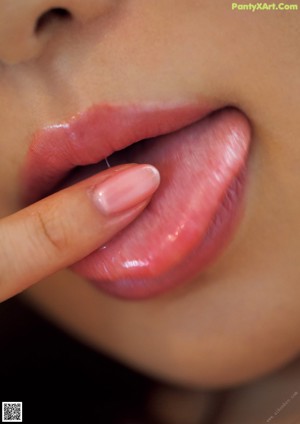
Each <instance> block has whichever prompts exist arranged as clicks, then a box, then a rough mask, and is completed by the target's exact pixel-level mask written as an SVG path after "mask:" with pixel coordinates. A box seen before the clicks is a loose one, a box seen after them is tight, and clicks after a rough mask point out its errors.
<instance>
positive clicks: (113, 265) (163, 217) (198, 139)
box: [25, 108, 251, 299]
mask: <svg viewBox="0 0 300 424" xmlns="http://www.w3.org/2000/svg"><path fill="white" fill-rule="evenodd" d="M204 109H205V108H202V112H201V113H200V118H199V119H198V120H197V121H196V118H195V117H196V115H197V113H195V110H193V109H190V111H189V112H188V113H186V115H184V113H180V112H179V113H177V116H176V117H175V121H174V120H172V119H170V116H171V115H172V113H171V115H165V117H169V123H168V124H166V122H165V123H164V124H162V122H159V123H158V124H156V128H153V127H152V129H151V125H150V126H148V127H147V126H146V127H147V128H146V129H147V131H145V126H143V125H141V127H140V129H139V131H136V128H137V127H138V126H134V125H133V124H132V121H130V120H129V121H128V122H125V121H124V120H122V119H121V120H120V119H119V121H118V120H116V119H115V118H114V119H115V121H114V123H115V124H116V123H118V122H119V124H120V125H119V129H120V126H121V128H123V129H124V128H125V132H126V137H125V138H126V142H124V141H123V142H121V143H119V144H118V143H117V142H116V140H115V141H114V142H113V143H111V142H110V143H108V146H109V148H104V149H102V152H101V154H99V152H98V153H97V154H96V155H95V151H92V149H90V148H89V143H91V142H90V140H89V143H87V144H86V147H87V150H84V148H83V152H84V155H85V157H84V158H83V159H84V160H83V161H81V162H84V163H83V164H88V163H93V162H92V161H91V159H92V157H93V160H94V162H96V160H95V156H97V155H98V156H97V157H98V159H97V160H102V159H104V158H105V157H106V156H108V155H109V154H110V153H113V152H114V151H115V150H117V149H116V144H118V147H120V146H124V147H126V146H129V145H130V144H132V143H131V142H130V141H129V142H128V139H130V140H132V139H134V141H133V142H136V141H138V140H137V133H139V134H138V135H139V137H140V136H141V135H142V134H145V135H143V136H142V138H145V139H146V140H143V141H142V142H139V143H136V144H134V145H132V146H131V147H130V148H128V149H126V150H125V151H123V152H120V153H116V154H114V155H113V156H111V157H110V158H109V161H110V164H111V165H115V164H119V163H122V162H135V163H150V164H152V165H154V166H156V167H157V168H158V170H159V171H160V174H161V185H160V187H159V189H158V191H157V192H156V193H155V195H154V197H153V199H152V200H151V202H150V204H149V206H148V207H147V208H146V210H145V211H144V212H143V214H142V215H141V216H140V217H139V218H138V219H137V220H136V221H134V222H133V223H132V224H130V226H128V227H127V228H126V229H124V230H123V231H122V232H121V233H119V234H118V235H117V236H116V237H114V238H113V239H112V240H111V241H110V242H108V243H107V244H106V245H105V246H102V247H99V249H98V250H96V251H95V252H93V253H92V254H90V255H89V256H87V257H86V258H84V259H83V260H81V261H80V262H78V263H76V264H75V265H73V266H72V269H73V270H74V271H75V272H76V273H78V274H80V275H81V276H83V277H84V278H86V279H87V280H89V281H91V282H92V283H93V284H94V285H95V286H96V287H98V288H99V289H101V290H103V291H105V292H107V293H110V294H112V295H115V296H118V297H122V298H128V299H143V298H149V297H151V296H154V295H157V294H160V293H162V292H165V291H166V290H168V289H170V288H172V287H175V286H177V285H179V284H182V283H183V282H185V281H189V280H191V279H193V277H195V276H196V275H197V274H199V273H201V271H202V270H203V269H204V268H205V267H206V266H207V265H208V264H209V263H211V262H212V261H213V260H214V259H216V258H217V257H218V256H219V254H220V252H221V251H222V249H223V248H224V247H225V246H226V245H227V244H228V242H229V240H230V238H231V236H232V235H233V232H234V229H235V228H236V226H237V224H238V222H239V219H240V217H241V214H242V213H241V211H242V206H243V193H244V187H245V181H246V162H247V156H248V151H249V146H250V138H251V137H250V125H249V122H248V120H247V118H246V117H245V116H244V114H243V113H241V112H239V111H237V110H235V109H233V108H226V109H222V110H219V111H216V112H213V113H210V114H208V113H205V112H203V111H204ZM207 110H208V109H207ZM178 111H179V109H175V112H178ZM173 112H174V111H173ZM181 112H183V110H181ZM88 113H91V112H88ZM100 115H101V114H100ZM159 115H160V116H161V119H162V120H163V117H164V116H163V115H162V114H159ZM175 115H176V113H175V114H173V116H175ZM91 116H92V115H90V116H87V117H85V120H81V121H80V122H79V121H77V122H76V125H77V127H78V128H79V129H80V131H81V133H82V134H84V129H85V128H87V125H86V124H87V123H90V124H91V122H93V120H92V119H91ZM198 117H199V110H198ZM94 118H95V117H93V119H94ZM137 121H138V120H137ZM110 124H111V121H110ZM135 125H136V123H135ZM158 127H159V128H158ZM78 128H77V129H76V132H75V135H74V133H73V140H75V142H76V141H77V137H78V134H79V132H80V131H78ZM170 128H171V130H170V131H169V132H167V130H168V129H170ZM174 128H175V129H174ZM141 129H142V130H141ZM162 129H163V131H162ZM67 130H68V131H69V135H67V136H66V135H65V140H67V141H68V143H69V144H68V146H67V147H68V148H67V149H66V152H67V153H68V152H70V151H73V153H74V152H75V154H74V156H75V159H76V160H75V161H74V157H73V160H70V155H67V157H68V161H69V162H68V164H67V166H66V160H65V157H63V158H62V157H61V155H58V161H56V162H55V161H54V165H55V166H54V170H53V169H52V167H51V166H49V163H48V162H47V158H45V155H42V161H39V164H38V166H37V168H38V167H39V166H41V162H42V163H43V164H44V165H45V163H46V165H47V166H46V167H45V166H44V169H46V170H48V173H47V172H46V175H44V177H43V178H42V181H43V184H41V181H39V182H37V181H36V178H33V177H34V172H36V170H35V171H34V172H31V175H30V176H28V174H27V175H26V174H25V175H26V177H27V186H26V189H27V191H28V189H29V188H30V187H31V188H35V195H36V193H40V192H41V191H42V190H44V191H45V188H43V187H45V186H46V185H47V182H49V181H51V184H53V181H56V182H57V175H60V176H61V175H62V174H63V172H62V170H64V172H65V174H66V170H67V171H68V170H70V169H71V168H72V167H71V166H70V164H72V165H73V166H77V165H80V164H81V163H78V162H80V161H78V157H77V156H76V154H77V153H78V151H81V149H82V144H80V148H78V146H77V147H76V145H75V149H74V146H73V145H71V148H70V143H71V141H72V137H71V138H70V130H69V128H67ZM58 131H59V132H60V134H62V131H64V128H63V129H62V130H61V128H60V129H58ZM87 131H88V129H87ZM53 132H54V133H53ZM151 132H152V134H153V136H151V135H150V136H149V137H148V135H149V134H151ZM157 133H158V134H164V135H158V136H156V135H155V134H157ZM44 134H45V133H44ZM66 134H67V132H66ZM119 134H120V133H119ZM128 134H134V135H133V136H132V137H131V138H130V137H128ZM57 135H58V134H57V133H56V128H55V129H53V128H52V129H51V131H50V132H48V133H46V138H45V137H44V138H42V139H40V140H42V143H40V144H39V145H37V144H35V145H34V148H33V150H32V151H31V153H32V152H33V156H32V155H31V156H29V160H28V161H27V166H28V164H29V163H30V162H31V163H32V162H34V161H33V159H32V158H34V159H35V163H37V162H36V159H37V156H39V155H41V152H42V153H44V151H43V148H41V146H42V147H43V143H44V146H45V145H46V146H48V145H49V138H50V139H51V138H52V137H55V138H56V136H57ZM71 135H72V133H71ZM102 136H103V137H104V136H105V134H102ZM79 139H80V138H79ZM140 139H141V138H140ZM45 140H46V144H45ZM117 141H118V140H117ZM106 143H107V139H106V140H105V139H104V140H103V143H102V146H105V145H106ZM98 144H99V143H98ZM112 145H113V148H112V147H111V146H112ZM93 148H94V145H93ZM121 148H122V147H121ZM76 149H77V150H76ZM95 149H96V147H95ZM98 150H99V149H98ZM54 152H55V148H54ZM67 153H66V154H67ZM101 156H102V157H101ZM54 157H55V154H54ZM39 159H40V158H39ZM52 159H53V158H52ZM62 159H63V160H62ZM74 164H75V165H74ZM96 169H97V166H96ZM101 169H103V168H101V164H100V165H99V168H98V170H101ZM58 171H59V172H58ZM54 176H55V178H54ZM28 182H29V184H28Z"/></svg>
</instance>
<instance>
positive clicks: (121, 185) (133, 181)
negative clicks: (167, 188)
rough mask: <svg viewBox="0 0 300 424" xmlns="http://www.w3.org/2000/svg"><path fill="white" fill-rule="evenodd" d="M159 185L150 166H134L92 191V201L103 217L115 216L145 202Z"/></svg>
mask: <svg viewBox="0 0 300 424" xmlns="http://www.w3.org/2000/svg"><path fill="white" fill-rule="evenodd" d="M159 183H160V175H159V172H158V170H157V169H156V168H154V166H151V165H136V166H133V167H130V168H127V169H125V170H124V171H122V172H118V173H117V174H115V175H113V176H112V177H110V178H108V179H107V180H106V181H104V182H103V183H101V184H99V185H97V186H96V187H94V189H93V194H92V197H93V200H94V202H95V204H96V206H97V207H98V209H100V211H101V212H102V213H103V214H104V215H115V214H119V213H121V212H124V211H126V210H128V209H131V208H133V207H134V206H137V205H138V204H140V203H141V202H143V201H145V200H147V199H148V198H149V197H150V196H151V195H152V194H153V193H154V192H155V191H156V189H157V187H158V186H159Z"/></svg>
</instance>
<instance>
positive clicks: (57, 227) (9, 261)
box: [0, 165, 159, 300]
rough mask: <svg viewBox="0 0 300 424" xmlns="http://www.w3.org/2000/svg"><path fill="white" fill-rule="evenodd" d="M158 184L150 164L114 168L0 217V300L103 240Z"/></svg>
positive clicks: (137, 211)
mask: <svg viewBox="0 0 300 424" xmlns="http://www.w3.org/2000/svg"><path fill="white" fill-rule="evenodd" d="M158 185H159V173H158V171H157V170H156V169H155V168H154V167H152V166H150V165H131V166H129V167H128V166H127V167H124V168H121V169H118V170H117V171H116V170H114V169H113V168H112V169H110V170H107V171H106V172H103V173H101V174H99V175H96V176H94V177H91V178H89V179H88V180H85V181H83V182H81V183H79V184H77V185H75V186H72V187H69V188H67V189H64V190H62V191H60V192H58V193H56V194H54V195H51V196H49V197H47V198H45V199H43V200H41V201H39V202H37V203H35V204H33V205H30V206H28V207H27V208H25V209H22V210H20V211H19V212H17V213H15V214H14V215H11V216H9V217H7V218H4V219H2V220H1V221H0V240H1V244H0V300H5V299H7V298H8V297H11V296H13V295H14V294H17V293H19V292H20V291H22V290H24V289H26V288H27V287H29V286H30V285H32V284H34V283H36V282H38V281H39V280H41V279H42V278H45V277H47V276H48V275H50V274H52V273H54V272H56V271H58V270H60V269H62V268H65V267H67V266H69V265H71V264H73V263H75V262H77V261H78V260H80V259H82V258H83V257H85V256H87V255H88V254H89V253H91V252H92V251H94V250H96V249H97V248H99V247H100V246H101V245H102V244H103V243H105V242H107V241H108V240H109V239H110V238H111V237H112V236H113V235H115V234H116V233H117V232H118V231H120V230H121V229H123V228H124V227H125V226H126V225H128V224H129V223H130V222H131V221H132V220H134V219H135V218H136V217H137V216H138V215H139V214H140V213H141V212H142V210H143V209H144V208H145V206H146V205H147V203H148V202H149V200H150V198H151V195H152V194H153V193H154V192H155V190H156V189H157V187H158Z"/></svg>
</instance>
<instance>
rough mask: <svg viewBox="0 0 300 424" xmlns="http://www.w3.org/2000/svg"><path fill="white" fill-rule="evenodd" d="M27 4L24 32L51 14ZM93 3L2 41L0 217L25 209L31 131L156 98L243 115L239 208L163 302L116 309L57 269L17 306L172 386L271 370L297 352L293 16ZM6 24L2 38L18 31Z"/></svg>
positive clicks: (299, 187) (198, 5)
mask: <svg viewBox="0 0 300 424" xmlns="http://www.w3.org/2000/svg"><path fill="white" fill-rule="evenodd" d="M7 3H9V0H5V1H4V2H3V4H4V7H5V5H6V4H7ZM33 3H35V2H34V1H33V0H28V1H27V2H26V4H25V2H24V5H22V6H20V7H19V9H16V10H14V11H13V19H15V20H16V22H17V21H18V22H21V23H20V24H19V25H21V26H22V25H25V27H26V28H28V27H30V30H31V29H32V28H33V27H34V25H35V22H36V20H37V18H38V17H39V16H40V14H41V13H42V12H44V11H46V10H48V8H49V4H50V3H51V2H50V1H49V2H46V1H40V2H39V3H40V6H41V7H40V9H39V10H38V12H36V9H35V8H34V7H33ZM90 3H91V4H90V7H89V16H86V15H85V13H87V12H86V11H85V8H86V5H85V2H84V3H79V2H77V1H72V0H65V1H64V2H63V4H62V7H65V8H66V9H68V10H69V11H70V12H71V13H72V14H73V18H72V19H71V20H69V21H67V20H60V21H57V22H52V24H49V25H45V26H44V27H43V29H42V30H41V32H40V33H39V34H38V35H35V36H33V38H28V39H26V40H27V43H25V42H24V45H23V47H22V48H20V46H18V44H17V43H16V44H13V45H11V44H10V43H8V42H7V43H5V42H4V41H3V43H2V45H0V59H2V64H1V65H0V92H1V99H2V101H1V104H0V125H1V134H2V137H1V139H0V147H1V156H0V173H1V175H0V192H1V205H0V213H1V216H2V217H5V216H8V215H11V214H13V213H14V212H16V211H18V210H19V209H20V208H21V205H20V181H19V177H18V176H19V172H20V167H21V164H22V162H23V160H24V157H25V154H26V150H27V149H28V146H29V144H30V141H31V135H32V133H33V132H34V131H36V130H37V129H39V128H41V127H44V126H46V125H49V124H50V123H56V122H61V121H63V120H64V119H68V118H69V117H71V116H73V115H74V114H76V113H78V112H80V111H83V110H85V109H86V108H88V107H89V106H90V105H92V104H93V103H101V102H111V103H113V102H121V103H130V102H132V101H134V102H147V101H152V100H155V101H160V102H165V101H172V100H175V101H176V100H183V101H195V100H197V99H208V100H209V101H213V102H214V105H215V106H216V109H217V108H220V107H223V106H225V105H234V106H236V107H238V108H240V109H241V110H242V111H243V112H244V113H245V114H246V115H247V117H248V118H249V120H250V122H251V126H252V130H253V137H252V145H251V152H250V159H249V179H248V183H247V192H246V210H245V214H244V216H243V218H242V221H241V224H240V225H239V227H238V229H237V231H236V233H235V235H234V238H233V240H232V241H231V243H230V244H229V246H228V247H227V248H226V250H225V251H224V252H223V253H222V255H221V256H220V257H219V258H218V259H217V261H215V262H214V263H213V264H212V265H210V266H209V267H208V268H207V269H206V270H205V271H204V272H203V273H202V274H201V275H199V276H197V278H195V279H194V280H193V281H190V282H188V283H187V284H185V285H183V286H182V287H180V288H178V289H176V290H173V291H172V292H169V293H166V294H164V295H162V296H159V297H156V298H153V299H150V300H147V301H139V302H131V301H123V300H118V299H114V298H111V297H109V296H107V295H105V294H103V293H101V292H99V291H96V290H95V289H94V288H93V287H91V286H90V285H89V284H87V283H86V282H85V281H84V280H83V279H81V278H80V277H78V276H76V275H74V274H73V273H72V272H71V271H69V270H66V269H64V270H62V271H60V272H57V273H56V274H55V275H52V276H51V277H48V278H46V279H44V280H43V281H41V282H39V283H38V284H36V285H35V286H34V287H32V288H31V289H30V290H27V291H26V293H24V297H25V298H26V299H27V300H28V301H30V302H31V303H32V304H34V305H35V306H36V307H37V308H38V309H39V310H40V311H41V312H42V313H44V314H46V315H47V316H49V317H51V319H53V320H54V322H57V323H58V324H59V325H60V326H61V327H63V328H65V329H67V331H69V332H70V333H72V334H74V335H76V337H78V338H79V339H80V340H82V341H85V342H87V343H88V344H90V345H91V346H93V347H94V348H97V349H99V350H102V351H105V352H107V353H109V354H111V355H112V356H115V357H117V358H119V359H121V360H122V361H123V362H124V363H127V364H129V365H130V366H133V367H135V368H136V369H139V370H142V371H143V372H146V373H149V374H151V375H153V376H156V377H159V378H161V379H164V380H166V381H169V382H171V383H179V384H181V385H185V386H188V387H198V388H199V387H200V388H201V387H205V388H227V387H234V386H236V385H239V384H242V383H248V382H249V383H250V382H251V381H253V380H255V379H257V378H259V377H262V376H267V375H269V374H270V373H272V372H273V373H274V372H276V371H277V370H278V369H280V368H282V367H283V366H284V365H285V364H287V363H289V362H291V361H293V360H295V358H297V356H298V354H299V348H300V341H299V337H298V335H299V325H300V309H299V301H298V299H299V295H300V286H299V279H300V269H299V251H300V237H298V235H299V233H300V222H299V216H300V202H299V198H300V167H299V162H300V143H299V141H298V140H299V132H300V121H299V108H300V97H299V89H300V78H299V75H300V54H299V53H300V41H299V40H300V38H299V11H298V12H297V11H290V12H274V11H269V12H256V13H252V12H234V11H232V10H231V3H230V2H229V1H224V2H219V1H217V0H211V1H210V2H205V1H202V0H200V1H193V0H172V2H171V0H160V1H159V2H157V1H155V0H142V1H141V0H128V1H126V2H125V1H124V2H123V1H122V2H114V1H113V2H105V1H104V2H103V3H101V2H99V1H98V2H97V1H94V2H93V1H90ZM100 3H101V4H100ZM99 4H100V5H99ZM170 5H172V7H170ZM55 6H57V4H55ZM100 6H101V7H100ZM0 7H3V6H2V3H1V6H0ZM50 7H51V4H50ZM25 10H26V11H28V16H29V17H28V18H26V19H25V18H24V19H23V20H22V18H21V17H20V16H22V15H21V14H23V13H24V11H25ZM5 13H7V14H8V13H9V12H8V11H6V12H5ZM0 16H1V17H0V28H4V29H3V30H0V32H1V34H0V35H1V37H0V39H2V40H8V39H9V37H10V35H11V34H10V31H16V29H15V28H16V27H14V26H13V25H11V26H9V27H7V28H6V27H5V25H4V23H3V25H2V23H1V20H3V22H5V21H6V20H7V17H6V18H5V16H4V15H3V14H0ZM24 16H25V13H24ZM25 21H26V22H25ZM1 25H2V26H1ZM29 33H30V31H29ZM28 37H29V36H28ZM25 38H26V37H25ZM9 50H10V52H9ZM11 51H12V52H13V53H11ZM9 62H10V63H9ZM12 62H14V64H11V63H12ZM7 105H10V106H9V107H7ZM28 105H30V107H28ZM16 117H17V122H18V124H17V125H16ZM8 181H9V184H8V183H7V182H8ZM32 283H33V282H32ZM283 400H284V399H283Z"/></svg>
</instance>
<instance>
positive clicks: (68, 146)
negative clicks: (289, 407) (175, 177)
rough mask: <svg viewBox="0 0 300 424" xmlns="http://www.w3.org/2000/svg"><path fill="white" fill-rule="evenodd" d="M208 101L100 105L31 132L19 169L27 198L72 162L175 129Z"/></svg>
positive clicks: (47, 187)
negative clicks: (20, 169)
mask: <svg viewBox="0 0 300 424" xmlns="http://www.w3.org/2000/svg"><path fill="white" fill-rule="evenodd" d="M212 110H213V108H212V106H211V105H210V104H208V103H206V104H203V103H202V104H199V102H192V103H185V102H184V103H174V102H172V103H169V104H158V103H148V104H144V105H140V104H130V105H122V104H107V103H106V104H99V105H94V106H92V107H90V108H89V109H88V110H86V111H85V112H83V113H79V114H77V115H75V116H73V117H71V118H70V119H69V120H67V121H65V122H60V123H58V124H54V125H53V124H52V125H48V126H46V127H45V128H43V129H41V130H38V131H37V132H36V133H35V134H34V135H33V139H32V142H31V144H30V146H29V150H28V152H27V155H26V157H25V162H24V166H23V168H22V171H21V184H22V196H23V200H24V201H25V202H26V203H31V202H33V201H36V200H38V199H39V198H42V197H43V196H45V195H47V194H49V193H50V192H51V190H53V188H54V187H55V186H56V185H57V184H58V182H59V181H61V180H62V179H63V178H64V177H65V176H66V175H67V174H68V173H69V171H70V170H71V169H73V168H74V167H76V166H84V165H90V164H93V163H97V162H100V161H101V160H103V159H105V157H107V156H109V155H111V154H112V153H113V152H115V151H118V150H122V149H124V148H126V147H128V146H129V145H131V144H133V143H136V142H138V141H140V140H142V139H145V138H153V137H157V136H159V135H163V134H167V133H170V132H174V131H176V130H178V129H180V128H183V127H185V126H187V125H190V124H192V123H193V122H195V121H197V120H199V119H202V118H203V117H205V116H206V115H207V114H208V113H210V112H212Z"/></svg>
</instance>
